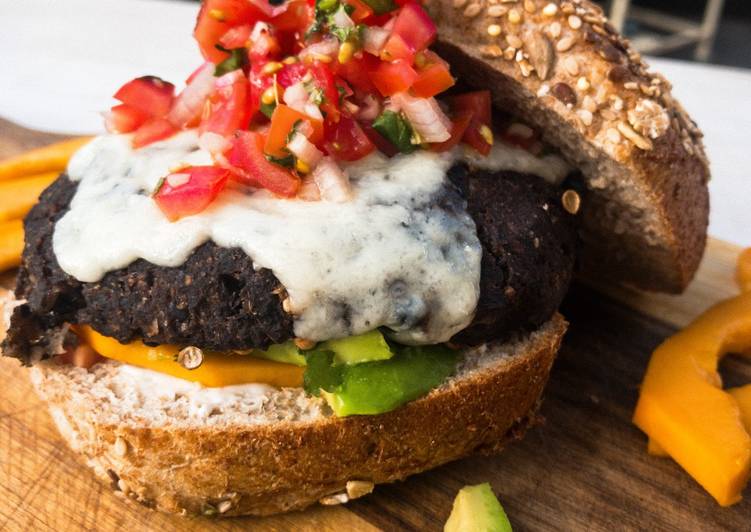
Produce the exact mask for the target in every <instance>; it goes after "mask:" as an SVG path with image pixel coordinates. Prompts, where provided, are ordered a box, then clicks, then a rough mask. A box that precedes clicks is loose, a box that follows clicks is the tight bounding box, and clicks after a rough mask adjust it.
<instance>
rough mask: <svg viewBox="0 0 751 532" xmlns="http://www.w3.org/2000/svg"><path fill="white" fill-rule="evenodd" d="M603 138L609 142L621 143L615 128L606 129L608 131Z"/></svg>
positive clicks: (619, 135)
mask: <svg viewBox="0 0 751 532" xmlns="http://www.w3.org/2000/svg"><path fill="white" fill-rule="evenodd" d="M605 136H606V137H607V139H608V140H609V141H610V142H620V141H621V134H620V133H618V130H617V129H615V128H612V127H611V128H608V130H607V131H606V132H605Z"/></svg>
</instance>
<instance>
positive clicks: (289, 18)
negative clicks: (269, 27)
mask: <svg viewBox="0 0 751 532" xmlns="http://www.w3.org/2000/svg"><path fill="white" fill-rule="evenodd" d="M312 21H313V9H312V8H311V6H309V5H308V3H307V2H304V1H295V2H289V3H288V4H287V9H286V10H285V11H284V13H282V14H280V15H277V16H276V17H274V18H273V19H271V23H272V24H273V25H274V27H275V28H276V29H277V30H279V31H299V32H301V33H302V32H304V31H305V30H306V29H307V27H308V26H310V23H311V22H312Z"/></svg>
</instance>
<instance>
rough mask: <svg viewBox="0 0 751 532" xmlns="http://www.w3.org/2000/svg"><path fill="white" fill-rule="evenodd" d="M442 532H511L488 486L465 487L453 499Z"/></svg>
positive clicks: (509, 525)
mask: <svg viewBox="0 0 751 532" xmlns="http://www.w3.org/2000/svg"><path fill="white" fill-rule="evenodd" d="M443 530H444V532H511V523H510V522H509V520H508V517H507V516H506V512H504V511H503V506H501V503H500V502H498V499H497V498H496V496H495V494H494V493H493V490H492V489H491V487H490V484H488V483H487V482H485V483H484V484H478V485H476V486H465V487H463V488H462V489H461V490H459V494H458V495H457V496H456V499H454V507H453V509H452V510H451V515H450V516H449V520H448V521H446V524H445V525H444V527H443Z"/></svg>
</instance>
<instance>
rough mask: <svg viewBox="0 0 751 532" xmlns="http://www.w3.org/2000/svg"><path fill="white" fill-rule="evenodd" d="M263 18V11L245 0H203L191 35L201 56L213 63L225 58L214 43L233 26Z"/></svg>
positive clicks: (223, 53)
mask: <svg viewBox="0 0 751 532" xmlns="http://www.w3.org/2000/svg"><path fill="white" fill-rule="evenodd" d="M263 18H264V15H263V13H262V12H261V11H260V10H259V9H258V8H257V7H256V6H254V5H253V4H252V3H251V2H248V1H247V0H205V1H204V2H203V4H202V6H201V10H200V11H199V12H198V19H197V21H196V28H195V30H194V31H193V36H194V37H195V38H196V40H197V41H198V46H199V47H200V49H201V53H202V54H203V56H204V57H205V58H206V59H208V60H209V61H211V62H213V63H220V62H221V61H223V60H224V59H226V58H227V53H226V52H222V51H221V50H219V49H218V48H217V47H216V45H217V44H218V43H219V39H221V38H222V36H223V35H224V34H225V33H227V31H228V30H229V29H230V28H232V27H233V26H239V25H245V24H248V25H251V26H252V25H253V23H255V22H256V21H257V20H261V19H263Z"/></svg>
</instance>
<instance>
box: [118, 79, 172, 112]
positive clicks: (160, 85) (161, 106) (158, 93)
mask: <svg viewBox="0 0 751 532" xmlns="http://www.w3.org/2000/svg"><path fill="white" fill-rule="evenodd" d="M174 96H175V86H174V85H173V84H172V83H168V82H166V81H164V80H162V79H160V78H158V77H156V76H143V77H141V78H136V79H134V80H131V81H129V82H128V83H126V84H125V85H123V86H122V87H120V89H118V91H117V92H116V93H115V99H116V100H120V101H121V102H123V103H126V104H128V105H130V106H131V107H134V108H136V109H138V110H139V111H141V112H143V113H145V114H147V115H149V116H152V117H154V116H164V115H166V114H167V113H168V112H169V110H170V107H171V106H172V99H173V98H174Z"/></svg>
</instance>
